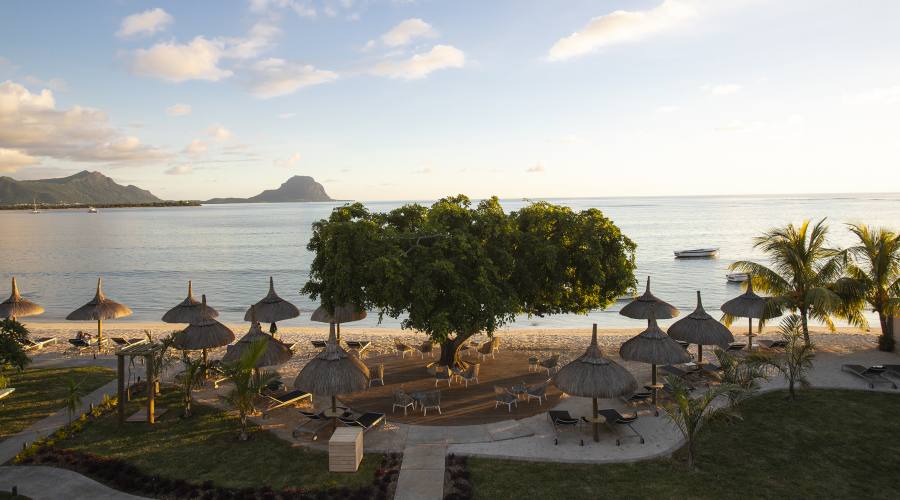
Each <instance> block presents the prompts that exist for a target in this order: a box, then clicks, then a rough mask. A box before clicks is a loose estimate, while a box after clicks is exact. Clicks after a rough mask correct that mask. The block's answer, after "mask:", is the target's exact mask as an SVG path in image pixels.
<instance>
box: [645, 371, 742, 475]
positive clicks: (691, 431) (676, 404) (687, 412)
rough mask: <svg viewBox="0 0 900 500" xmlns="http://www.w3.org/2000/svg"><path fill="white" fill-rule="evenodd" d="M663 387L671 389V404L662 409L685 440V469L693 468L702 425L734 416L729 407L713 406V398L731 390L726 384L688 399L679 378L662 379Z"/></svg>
mask: <svg viewBox="0 0 900 500" xmlns="http://www.w3.org/2000/svg"><path fill="white" fill-rule="evenodd" d="M666 383H667V384H669V386H671V387H672V389H673V390H672V402H671V403H669V404H667V405H665V406H664V407H663V409H664V410H665V411H666V414H667V415H668V416H669V418H670V419H672V422H673V423H674V424H675V425H676V426H677V427H678V429H679V430H681V433H682V434H683V435H684V438H685V440H687V454H688V456H687V461H688V466H689V467H691V468H693V467H694V462H695V457H696V455H697V439H698V437H699V436H700V434H701V433H702V431H703V430H704V429H706V425H707V424H708V423H710V422H712V421H714V420H721V419H727V418H733V417H736V416H737V414H736V413H735V409H734V407H733V406H731V405H727V404H723V405H713V401H714V400H715V399H716V398H718V397H719V396H722V395H726V394H728V393H729V392H730V391H733V390H735V387H733V386H731V385H729V384H721V385H718V386H713V387H711V388H709V389H708V390H707V391H706V392H705V393H704V394H703V395H702V396H699V397H696V398H694V397H691V393H690V388H689V387H688V385H687V382H685V381H684V380H683V379H682V378H680V377H673V376H670V377H666Z"/></svg>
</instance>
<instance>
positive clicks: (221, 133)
mask: <svg viewBox="0 0 900 500" xmlns="http://www.w3.org/2000/svg"><path fill="white" fill-rule="evenodd" d="M206 133H207V134H208V135H209V136H210V137H212V138H213V139H215V140H217V141H219V142H223V141H227V140H228V139H231V131H230V130H228V129H227V128H225V127H223V126H221V125H219V124H218V123H216V124H214V125H212V126H210V127H209V128H208V129H206Z"/></svg>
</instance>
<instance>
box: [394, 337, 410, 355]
mask: <svg viewBox="0 0 900 500" xmlns="http://www.w3.org/2000/svg"><path fill="white" fill-rule="evenodd" d="M394 349H396V350H397V354H399V355H400V357H401V358H404V357H406V355H407V354H411V353H412V347H410V346H408V345H406V344H404V343H403V342H400V341H399V340H397V341H395V342H394Z"/></svg>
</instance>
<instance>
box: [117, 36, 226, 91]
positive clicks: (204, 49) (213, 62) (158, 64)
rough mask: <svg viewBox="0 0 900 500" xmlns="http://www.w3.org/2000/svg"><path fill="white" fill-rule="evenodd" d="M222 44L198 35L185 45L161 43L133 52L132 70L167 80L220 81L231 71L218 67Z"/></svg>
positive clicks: (139, 73)
mask: <svg viewBox="0 0 900 500" xmlns="http://www.w3.org/2000/svg"><path fill="white" fill-rule="evenodd" d="M223 52H224V46H223V44H222V43H221V42H219V41H215V40H207V39H206V38H203V37H202V36H198V37H196V38H194V39H193V40H191V41H190V43H187V44H178V43H175V42H161V43H158V44H156V45H154V46H152V47H150V48H149V49H138V50H136V51H135V52H134V59H133V60H132V64H131V70H132V71H133V72H134V73H135V74H138V75H142V76H150V77H154V78H159V79H161V80H166V81H170V82H183V81H185V80H211V81H216V80H221V79H223V78H227V77H229V76H231V75H232V72H231V71H229V70H225V69H222V68H220V67H219V60H220V59H221V58H222V56H223Z"/></svg>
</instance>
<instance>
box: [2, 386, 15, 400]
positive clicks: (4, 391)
mask: <svg viewBox="0 0 900 500" xmlns="http://www.w3.org/2000/svg"><path fill="white" fill-rule="evenodd" d="M14 392H16V388H15V387H7V388H5V389H0V399H3V398H6V397H9V396H11V395H12V393H14Z"/></svg>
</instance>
